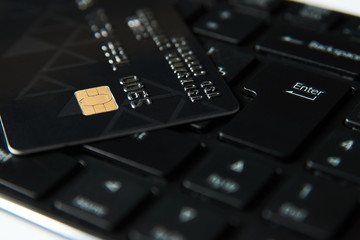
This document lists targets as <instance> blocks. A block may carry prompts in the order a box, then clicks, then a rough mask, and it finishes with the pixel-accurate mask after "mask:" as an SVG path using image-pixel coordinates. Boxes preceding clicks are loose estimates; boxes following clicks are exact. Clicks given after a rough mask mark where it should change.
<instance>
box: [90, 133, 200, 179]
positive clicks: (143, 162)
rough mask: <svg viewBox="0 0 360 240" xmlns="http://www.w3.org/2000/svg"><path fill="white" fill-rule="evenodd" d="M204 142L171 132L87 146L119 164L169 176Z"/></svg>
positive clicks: (134, 136) (136, 135) (130, 137)
mask: <svg viewBox="0 0 360 240" xmlns="http://www.w3.org/2000/svg"><path fill="white" fill-rule="evenodd" d="M199 146H200V143H199V142H198V141H196V140H194V139H191V138H189V137H186V136H185V135H182V134H179V133H177V132H173V131H170V130H158V131H151V132H142V133H138V134H135V135H132V136H129V137H124V138H117V139H111V140H107V141H101V142H98V143H94V144H90V145H85V148H86V149H88V150H91V151H93V152H95V153H97V154H100V155H102V156H105V157H108V158H110V159H113V160H115V161H118V162H121V163H124V164H127V165H130V166H132V167H135V168H137V169H139V170H141V171H145V172H148V173H150V174H154V175H157V176H161V177H163V176H166V175H168V174H169V173H171V172H172V171H174V170H175V169H176V167H178V166H179V165H180V164H181V163H183V162H184V161H185V160H187V159H188V157H189V156H190V154H191V153H192V152H194V151H195V150H196V149H197V148H198V147H199Z"/></svg>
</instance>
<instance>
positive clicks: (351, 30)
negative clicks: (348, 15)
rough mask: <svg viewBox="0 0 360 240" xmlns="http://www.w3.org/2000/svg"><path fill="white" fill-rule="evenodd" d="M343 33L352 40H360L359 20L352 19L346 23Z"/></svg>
mask: <svg viewBox="0 0 360 240" xmlns="http://www.w3.org/2000/svg"><path fill="white" fill-rule="evenodd" d="M343 32H344V33H345V34H348V35H350V36H352V37H354V38H360V20H359V19H354V20H352V21H350V22H349V23H347V25H346V26H345V27H344V30H343Z"/></svg>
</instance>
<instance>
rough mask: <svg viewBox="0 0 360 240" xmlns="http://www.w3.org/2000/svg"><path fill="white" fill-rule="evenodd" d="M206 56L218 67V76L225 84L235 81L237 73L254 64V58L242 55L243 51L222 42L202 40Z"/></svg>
mask: <svg viewBox="0 0 360 240" xmlns="http://www.w3.org/2000/svg"><path fill="white" fill-rule="evenodd" d="M203 42H204V46H205V48H206V51H207V54H208V55H209V56H210V57H211V59H212V60H213V61H214V63H215V65H216V66H217V67H218V69H219V72H220V74H221V75H222V76H223V78H224V79H225V80H226V81H227V82H231V81H232V80H236V76H238V75H239V73H241V72H243V71H244V70H246V69H247V68H248V67H250V66H251V65H252V63H254V62H255V57H254V56H253V55H251V54H248V53H244V50H243V49H241V48H239V47H238V46H235V45H233V44H229V43H226V42H222V41H217V40H212V39H208V38H206V39H205V38H204V39H203Z"/></svg>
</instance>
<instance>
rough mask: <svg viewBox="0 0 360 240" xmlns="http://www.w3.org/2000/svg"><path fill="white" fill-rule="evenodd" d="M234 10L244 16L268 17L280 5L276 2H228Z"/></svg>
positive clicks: (236, 0) (252, 0)
mask: <svg viewBox="0 0 360 240" xmlns="http://www.w3.org/2000/svg"><path fill="white" fill-rule="evenodd" d="M229 2H230V4H232V5H233V6H234V7H235V9H236V10H238V11H241V12H243V13H245V14H253V15H256V16H260V17H269V16H270V14H271V13H272V12H274V11H275V10H276V9H277V8H278V7H279V6H280V4H281V1H278V0H230V1H229Z"/></svg>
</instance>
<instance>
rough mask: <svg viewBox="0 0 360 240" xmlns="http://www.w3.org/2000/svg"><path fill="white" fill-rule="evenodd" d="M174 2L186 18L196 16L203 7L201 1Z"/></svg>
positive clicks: (174, 0)
mask: <svg viewBox="0 0 360 240" xmlns="http://www.w3.org/2000/svg"><path fill="white" fill-rule="evenodd" d="M172 2H173V4H174V6H175V8H176V10H178V11H179V13H180V14H181V16H182V17H183V18H184V19H185V20H188V19H190V18H192V17H194V16H195V15H196V13H198V12H199V11H200V10H201V8H202V5H201V3H199V2H195V1H192V0H172Z"/></svg>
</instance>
